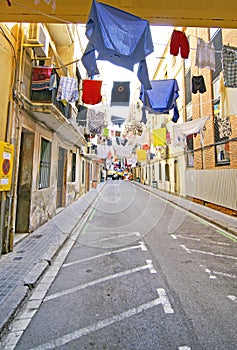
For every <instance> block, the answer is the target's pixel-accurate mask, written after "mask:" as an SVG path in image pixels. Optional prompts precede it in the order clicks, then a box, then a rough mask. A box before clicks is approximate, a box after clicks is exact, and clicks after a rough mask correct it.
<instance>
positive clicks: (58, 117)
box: [22, 73, 87, 147]
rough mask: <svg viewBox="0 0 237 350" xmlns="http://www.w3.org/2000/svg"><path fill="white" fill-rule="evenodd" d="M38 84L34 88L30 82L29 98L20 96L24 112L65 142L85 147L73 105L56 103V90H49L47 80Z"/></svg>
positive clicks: (82, 132) (82, 133)
mask: <svg viewBox="0 0 237 350" xmlns="http://www.w3.org/2000/svg"><path fill="white" fill-rule="evenodd" d="M50 74H51V73H50ZM46 80H47V81H46ZM32 81H33V79H32ZM40 84H41V85H40ZM40 84H38V86H37V87H36V85H37V84H33V82H32V86H31V87H32V88H31V91H30V96H29V98H27V97H26V96H24V95H22V101H23V105H24V109H25V111H26V112H27V113H28V114H29V115H30V116H31V117H32V118H33V119H34V120H35V121H36V122H39V123H43V124H44V125H45V126H46V127H47V128H49V130H51V131H54V132H55V133H56V134H58V135H59V136H60V137H61V138H62V139H64V140H65V141H66V142H70V143H71V144H74V145H76V146H78V147H85V146H87V141H86V140H85V138H84V128H82V127H80V126H79V125H78V124H77V123H76V117H77V113H78V110H77V108H76V107H75V106H74V104H72V103H67V104H66V105H64V103H63V102H61V101H58V100H57V98H56V96H57V89H53V90H49V85H48V79H45V80H44V79H42V80H41V81H40ZM43 84H45V86H44V85H43Z"/></svg>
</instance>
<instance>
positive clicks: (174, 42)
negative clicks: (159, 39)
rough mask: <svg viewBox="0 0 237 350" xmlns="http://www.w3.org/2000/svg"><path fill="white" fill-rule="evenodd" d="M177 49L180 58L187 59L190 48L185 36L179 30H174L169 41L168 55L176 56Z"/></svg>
mask: <svg viewBox="0 0 237 350" xmlns="http://www.w3.org/2000/svg"><path fill="white" fill-rule="evenodd" d="M179 49H180V55H181V57H182V58H188V56H189V51H190V48H189V42H188V39H187V37H186V34H185V33H184V32H182V31H181V30H176V29H174V30H173V33H172V35H171V41H170V54H171V55H173V56H178V54H179Z"/></svg>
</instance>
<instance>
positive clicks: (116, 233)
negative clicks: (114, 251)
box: [87, 232, 141, 244]
mask: <svg viewBox="0 0 237 350" xmlns="http://www.w3.org/2000/svg"><path fill="white" fill-rule="evenodd" d="M112 233H113V232H112ZM87 234H90V232H87ZM100 234H103V232H102V233H101V232H100ZM114 234H115V236H109V237H107V238H102V239H97V240H95V241H90V244H91V243H98V242H106V241H111V240H113V239H118V238H121V237H129V236H137V237H141V234H140V233H139V232H131V233H122V234H121V232H120V233H119V232H114Z"/></svg>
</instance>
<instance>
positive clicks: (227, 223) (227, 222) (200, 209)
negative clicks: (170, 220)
mask: <svg viewBox="0 0 237 350" xmlns="http://www.w3.org/2000/svg"><path fill="white" fill-rule="evenodd" d="M136 185H138V186H140V187H142V188H144V189H145V190H147V191H149V192H151V193H154V194H156V195H158V196H159V197H162V198H164V199H165V200H167V201H168V202H170V203H173V204H175V205H177V206H178V207H181V208H183V209H185V210H187V211H189V212H190V213H192V214H195V215H197V216H199V217H200V218H202V219H205V220H207V221H209V222H211V223H213V224H215V225H216V226H218V227H219V228H222V229H224V230H226V231H227V232H229V233H231V234H233V235H236V239H237V217H234V216H230V215H227V214H224V213H222V212H220V211H217V210H214V209H211V208H208V207H205V206H204V205H200V204H197V203H194V202H192V201H190V200H187V199H184V198H181V197H178V196H175V195H173V194H169V193H167V192H164V191H161V190H159V189H156V188H153V187H150V186H147V185H143V184H141V183H139V182H136Z"/></svg>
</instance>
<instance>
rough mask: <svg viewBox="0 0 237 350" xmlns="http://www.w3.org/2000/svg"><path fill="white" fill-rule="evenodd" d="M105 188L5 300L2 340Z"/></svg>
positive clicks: (0, 326) (0, 311) (0, 325)
mask: <svg viewBox="0 0 237 350" xmlns="http://www.w3.org/2000/svg"><path fill="white" fill-rule="evenodd" d="M103 187H104V185H103V186H97V193H96V195H95V196H94V198H92V199H90V201H89V202H88V205H87V206H86V207H85V208H84V210H83V211H82V213H81V214H80V215H79V216H78V217H77V219H76V220H75V222H73V224H72V223H71V225H70V230H67V232H63V231H62V232H61V234H60V239H59V241H58V242H57V244H54V245H53V246H50V247H49V249H48V250H47V252H45V254H44V255H43V256H42V258H41V259H40V260H39V261H38V262H36V264H35V265H34V267H33V268H32V270H31V271H30V272H29V273H28V274H27V275H26V276H25V277H24V279H23V283H24V285H22V286H17V287H16V288H15V289H14V290H13V291H12V292H11V294H10V295H9V296H8V297H7V298H6V299H5V301H4V302H3V303H2V304H1V305H0V315H1V319H0V338H1V335H2V334H3V333H4V331H5V330H6V329H7V327H8V325H9V324H10V322H11V321H12V320H13V319H14V317H15V316H16V315H17V312H18V311H19V309H20V308H21V307H22V306H23V304H24V302H25V300H26V299H27V297H28V295H29V294H30V293H31V290H33V289H34V288H35V287H36V285H37V283H38V282H39V280H40V278H41V277H42V276H43V274H44V273H45V272H46V271H47V269H48V268H49V267H50V265H51V262H52V260H53V259H54V257H55V256H56V254H57V253H58V252H59V251H60V249H61V248H62V246H63V245H64V243H65V242H66V241H67V240H68V239H69V238H70V236H71V234H72V233H73V231H74V230H76V229H77V227H78V226H79V225H80V222H81V220H82V219H83V218H84V216H85V215H86V213H87V212H88V211H89V209H90V208H91V206H92V204H93V202H94V201H95V200H96V198H97V197H98V195H99V194H100V192H101V191H102V189H103ZM93 190H94V189H93ZM89 192H90V191H89ZM89 192H87V193H89ZM64 210H69V209H68V208H65V209H64ZM64 210H63V211H64ZM63 211H62V212H63ZM59 214H60V213H59ZM54 219H55V218H52V220H54ZM39 229H40V228H39ZM13 305H14V307H13Z"/></svg>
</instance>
